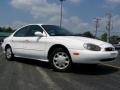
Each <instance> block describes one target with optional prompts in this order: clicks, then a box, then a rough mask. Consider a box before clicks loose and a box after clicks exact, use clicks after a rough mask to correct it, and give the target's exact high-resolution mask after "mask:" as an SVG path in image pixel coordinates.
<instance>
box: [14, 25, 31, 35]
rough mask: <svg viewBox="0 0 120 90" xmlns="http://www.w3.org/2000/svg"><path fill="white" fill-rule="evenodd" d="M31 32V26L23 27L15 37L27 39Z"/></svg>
mask: <svg viewBox="0 0 120 90" xmlns="http://www.w3.org/2000/svg"><path fill="white" fill-rule="evenodd" d="M28 31H29V26H26V27H23V28H21V29H20V30H18V31H17V32H16V33H15V34H14V36H15V37H25V36H26V35H27V33H28Z"/></svg>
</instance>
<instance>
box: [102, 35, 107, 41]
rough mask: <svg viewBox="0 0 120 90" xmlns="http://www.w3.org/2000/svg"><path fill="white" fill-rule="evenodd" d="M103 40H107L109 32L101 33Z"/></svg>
mask: <svg viewBox="0 0 120 90" xmlns="http://www.w3.org/2000/svg"><path fill="white" fill-rule="evenodd" d="M101 40H102V41H105V42H107V33H104V34H102V35H101Z"/></svg>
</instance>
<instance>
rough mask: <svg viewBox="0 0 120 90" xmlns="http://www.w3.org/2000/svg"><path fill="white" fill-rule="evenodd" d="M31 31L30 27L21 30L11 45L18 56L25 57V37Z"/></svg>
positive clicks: (14, 36) (15, 35)
mask: <svg viewBox="0 0 120 90" xmlns="http://www.w3.org/2000/svg"><path fill="white" fill-rule="evenodd" d="M28 31H29V26H25V27H23V28H21V29H19V30H18V31H17V32H16V33H15V34H14V35H13V38H12V41H11V45H12V48H13V52H14V53H15V54H16V55H18V56H23V55H24V51H23V50H24V49H25V45H24V43H25V42H26V41H25V36H26V35H27V33H28Z"/></svg>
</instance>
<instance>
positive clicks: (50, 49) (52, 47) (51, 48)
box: [47, 44, 71, 60]
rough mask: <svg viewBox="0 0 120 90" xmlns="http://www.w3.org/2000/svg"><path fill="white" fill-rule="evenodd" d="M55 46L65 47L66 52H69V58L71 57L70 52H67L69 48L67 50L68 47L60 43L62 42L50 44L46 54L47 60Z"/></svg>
mask: <svg viewBox="0 0 120 90" xmlns="http://www.w3.org/2000/svg"><path fill="white" fill-rule="evenodd" d="M56 48H63V49H65V50H66V51H67V53H68V54H69V56H70V58H71V55H70V52H69V50H68V48H67V47H66V46H64V45H62V44H55V45H53V46H51V47H50V48H49V50H48V54H47V58H48V60H49V58H50V54H51V53H52V52H53V50H55V49H56Z"/></svg>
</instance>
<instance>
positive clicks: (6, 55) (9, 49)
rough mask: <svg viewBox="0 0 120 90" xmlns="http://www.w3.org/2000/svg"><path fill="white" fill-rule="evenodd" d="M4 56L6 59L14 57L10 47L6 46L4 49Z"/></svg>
mask: <svg viewBox="0 0 120 90" xmlns="http://www.w3.org/2000/svg"><path fill="white" fill-rule="evenodd" d="M5 57H6V59H7V60H13V59H14V55H13V52H12V49H11V47H7V48H6V49H5Z"/></svg>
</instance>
